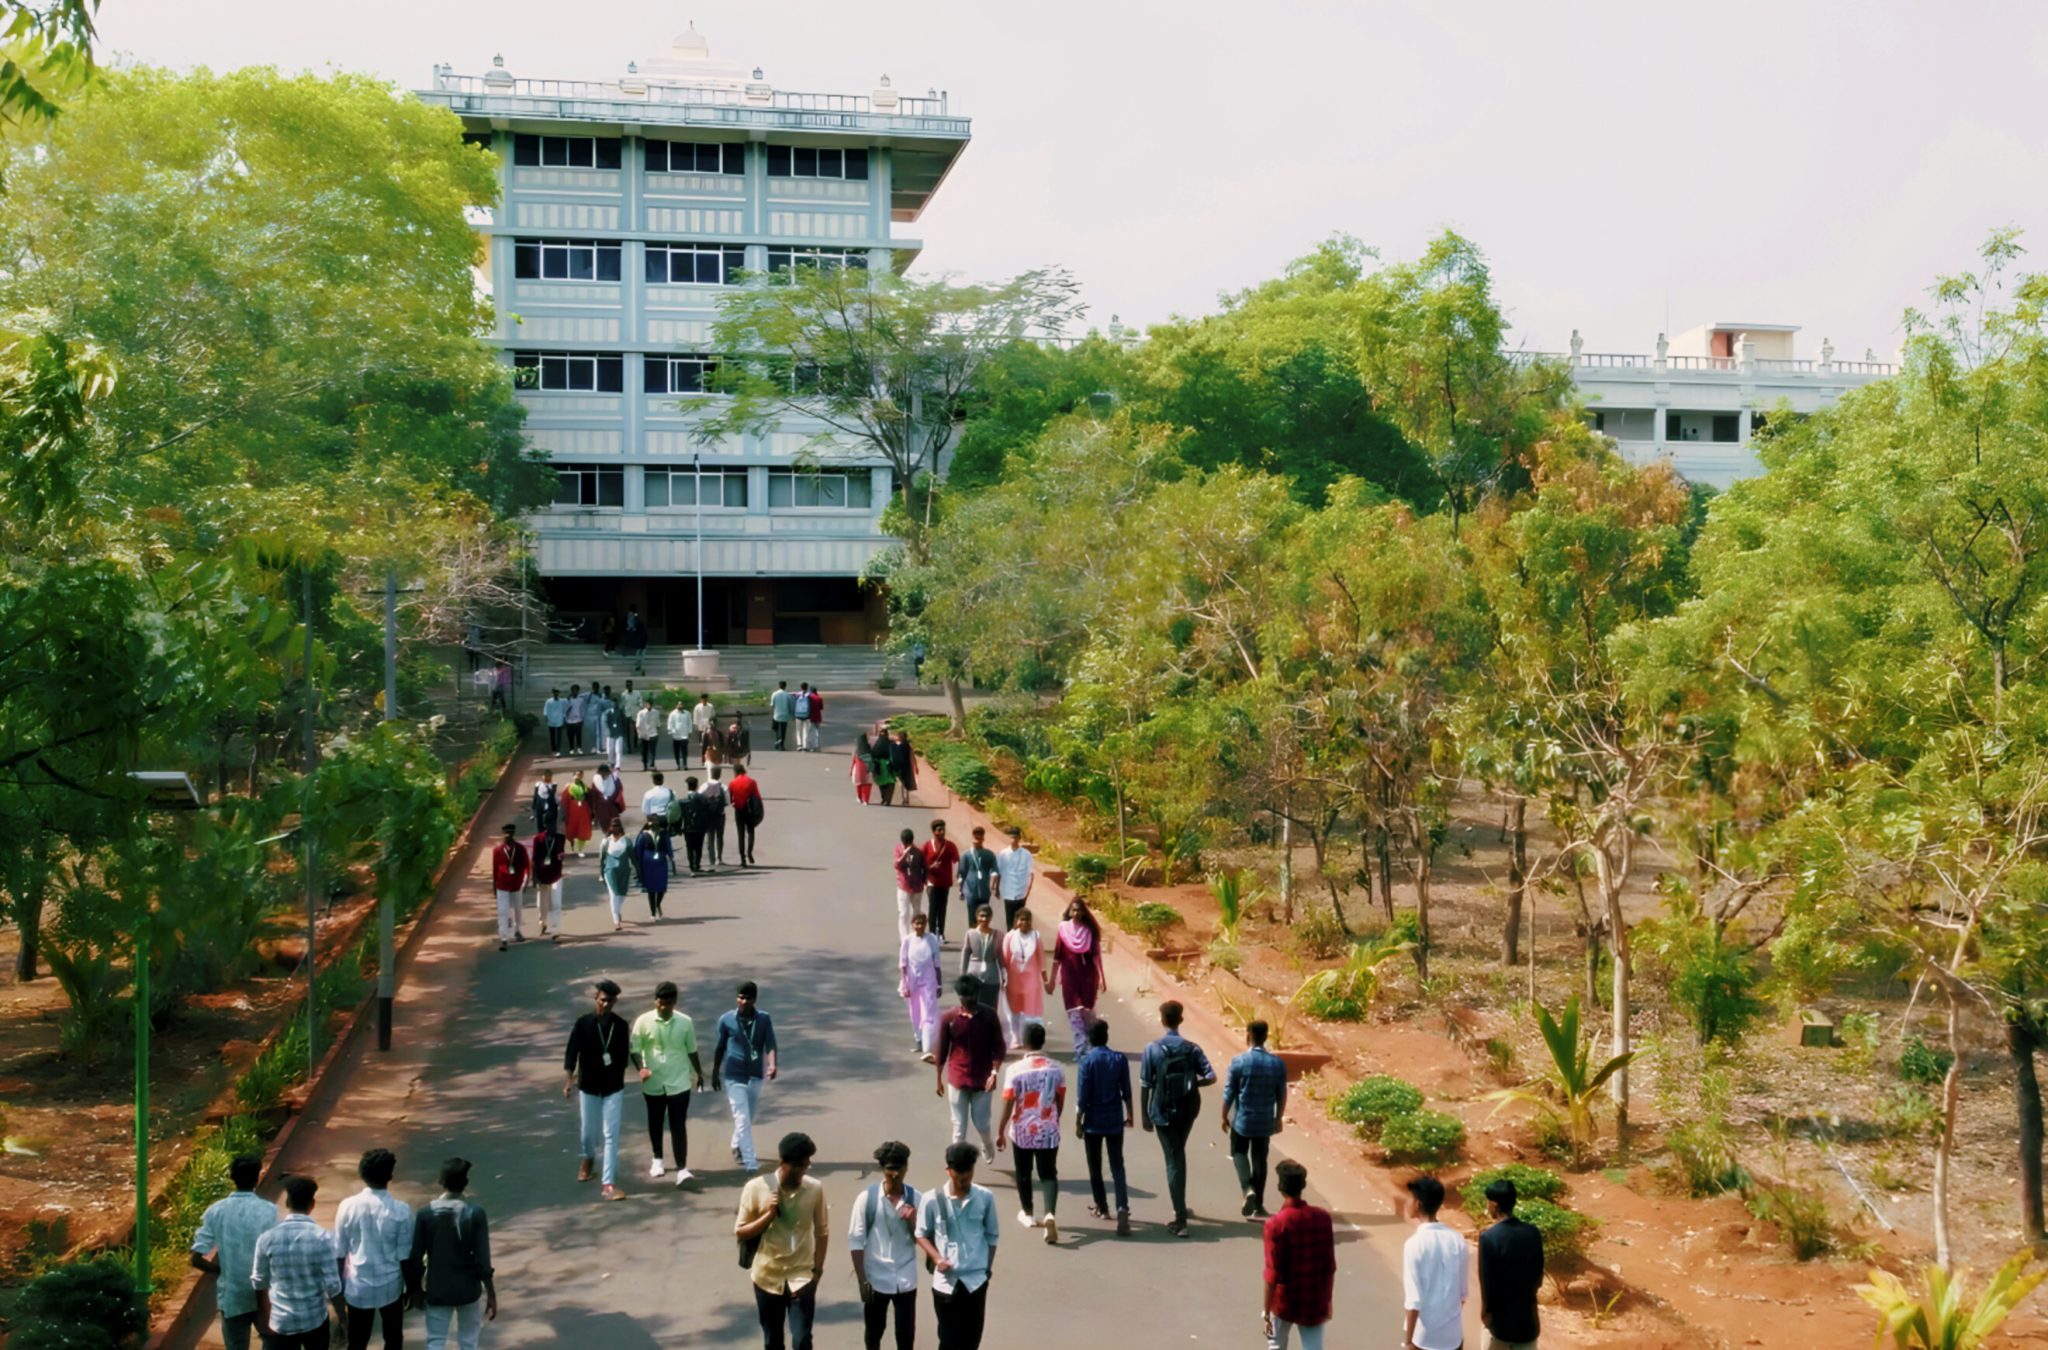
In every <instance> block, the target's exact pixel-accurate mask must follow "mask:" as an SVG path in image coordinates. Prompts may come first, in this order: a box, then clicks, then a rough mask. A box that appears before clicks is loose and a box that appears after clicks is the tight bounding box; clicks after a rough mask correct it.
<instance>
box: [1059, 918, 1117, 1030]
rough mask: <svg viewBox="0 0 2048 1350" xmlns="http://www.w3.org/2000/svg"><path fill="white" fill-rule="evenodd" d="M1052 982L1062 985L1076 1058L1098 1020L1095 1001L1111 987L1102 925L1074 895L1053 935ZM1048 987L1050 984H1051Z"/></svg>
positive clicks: (1062, 996)
mask: <svg viewBox="0 0 2048 1350" xmlns="http://www.w3.org/2000/svg"><path fill="white" fill-rule="evenodd" d="M1051 983H1052V984H1056V985H1058V986H1059V989H1060V999H1061V1001H1062V1002H1063V1003H1065V1004H1066V1008H1067V1028H1068V1030H1069V1031H1071V1032H1072V1033H1073V1037H1074V1058H1076V1059H1079V1058H1080V1057H1081V1056H1082V1055H1085V1054H1087V1053H1088V1028H1089V1027H1091V1026H1093V1025H1094V1024H1095V1002H1096V1000H1097V999H1098V998H1099V997H1100V996H1101V995H1102V994H1103V993H1105V992H1106V991H1107V990H1108V989H1109V972H1108V971H1107V970H1106V969H1104V967H1103V964H1102V925H1101V924H1099V923H1097V922H1096V921H1095V914H1094V912H1093V911H1092V910H1090V909H1089V908H1088V902H1087V901H1086V900H1083V899H1081V898H1080V897H1079V896H1075V897H1074V898H1073V899H1072V900H1069V901H1068V902H1067V915H1066V917H1065V918H1064V919H1061V920H1060V926H1059V931H1058V932H1057V933H1055V934H1054V936H1053V944H1052V975H1051ZM1047 987H1048V991H1049V990H1050V988H1051V986H1050V985H1048V986H1047Z"/></svg>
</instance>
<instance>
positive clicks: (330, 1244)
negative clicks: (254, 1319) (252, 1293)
mask: <svg viewBox="0 0 2048 1350" xmlns="http://www.w3.org/2000/svg"><path fill="white" fill-rule="evenodd" d="M319 1190H320V1183H318V1182H317V1181H314V1180H313V1178H311V1177H300V1176H290V1177H286V1178H285V1179H284V1210H285V1214H284V1221H283V1222H282V1223H279V1224H278V1225H277V1226H276V1227H274V1228H270V1229H268V1230H266V1231H265V1232H264V1233H263V1235H262V1236H261V1237H259V1238H257V1239H256V1252H255V1255H254V1256H252V1257H251V1258H250V1262H249V1269H250V1274H249V1283H250V1284H251V1285H253V1286H254V1287H255V1290H256V1301H257V1304H258V1306H259V1308H260V1309H261V1320H260V1322H259V1325H260V1326H262V1327H263V1328H264V1329H265V1335H264V1337H263V1347H264V1350H327V1346H328V1345H329V1344H331V1340H330V1332H329V1328H328V1316H327V1310H328V1307H329V1306H330V1305H331V1306H332V1307H333V1309H334V1316H335V1317H336V1318H337V1319H340V1318H343V1317H344V1308H343V1305H342V1301H341V1259H340V1254H339V1252H338V1251H337V1250H336V1249H335V1245H334V1237H333V1235H332V1234H330V1233H329V1232H328V1231H327V1230H326V1229H324V1228H322V1227H321V1226H320V1225H319V1224H317V1223H314V1222H313V1197H314V1196H315V1195H316V1194H318V1192H319Z"/></svg>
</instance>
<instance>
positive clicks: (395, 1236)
mask: <svg viewBox="0 0 2048 1350" xmlns="http://www.w3.org/2000/svg"><path fill="white" fill-rule="evenodd" d="M397 1170H398V1159H397V1158H396V1157H394V1156H393V1155H392V1153H391V1150H389V1149H383V1148H373V1149H371V1150H370V1151H369V1152H367V1153H365V1154H364V1155H363V1156H362V1158H361V1159H360V1160H358V1162H357V1163H356V1175H357V1176H359V1177H361V1178H362V1181H363V1189H361V1190H360V1191H357V1192H356V1193H355V1194H354V1195H351V1196H350V1197H349V1198H348V1199H346V1200H344V1201H342V1202H341V1204H340V1205H339V1206H337V1207H336V1208H335V1211H334V1245H335V1247H336V1248H338V1249H339V1251H340V1253H341V1297H342V1302H343V1303H344V1304H345V1305H346V1312H345V1314H344V1317H345V1320H346V1322H347V1326H348V1350H368V1346H369V1344H370V1332H371V1328H372V1326H373V1325H380V1326H381V1327H382V1328H383V1339H384V1350H399V1347H401V1346H402V1345H404V1344H405V1332H404V1317H405V1275H404V1271H403V1270H402V1267H403V1266H404V1264H405V1262H406V1261H407V1260H408V1259H410V1257H411V1256H412V1209H411V1207H410V1206H408V1205H407V1204H406V1203H405V1202H404V1201H402V1200H398V1199H395V1198H393V1196H392V1194H391V1191H390V1190H389V1187H390V1185H391V1177H392V1174H393V1173H395V1172H396V1171H397Z"/></svg>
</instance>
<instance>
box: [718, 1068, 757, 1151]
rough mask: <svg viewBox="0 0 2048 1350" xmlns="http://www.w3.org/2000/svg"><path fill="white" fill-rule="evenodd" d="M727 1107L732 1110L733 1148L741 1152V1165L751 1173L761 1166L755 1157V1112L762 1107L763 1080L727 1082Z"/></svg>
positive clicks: (734, 1079)
mask: <svg viewBox="0 0 2048 1350" xmlns="http://www.w3.org/2000/svg"><path fill="white" fill-rule="evenodd" d="M725 1101H726V1105H728V1106H730V1107H731V1108H732V1146H733V1147H734V1148H736V1149H738V1150H739V1154H740V1165H741V1166H742V1167H745V1168H746V1169H747V1170H748V1171H749V1172H751V1171H753V1170H754V1169H755V1168H756V1167H759V1166H760V1165H761V1160H760V1159H759V1158H757V1157H755V1156H754V1112H755V1111H756V1110H758V1109H760V1106H761V1080H760V1079H758V1078H749V1079H747V1080H745V1081H744V1082H742V1081H741V1080H739V1079H737V1078H728V1079H726V1080H725Z"/></svg>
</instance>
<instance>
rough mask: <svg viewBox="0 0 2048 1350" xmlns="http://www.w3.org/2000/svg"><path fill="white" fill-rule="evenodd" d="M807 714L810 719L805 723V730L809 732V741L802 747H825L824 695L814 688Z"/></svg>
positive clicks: (820, 748)
mask: <svg viewBox="0 0 2048 1350" xmlns="http://www.w3.org/2000/svg"><path fill="white" fill-rule="evenodd" d="M809 716H810V721H809V722H808V724H807V730H808V731H809V733H810V738H811V742H810V744H809V745H807V746H805V747H804V748H805V749H807V750H822V749H824V747H825V696H824V695H823V694H822V693H820V692H818V691H817V690H816V689H813V690H812V691H811V707H810V714H809Z"/></svg>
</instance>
